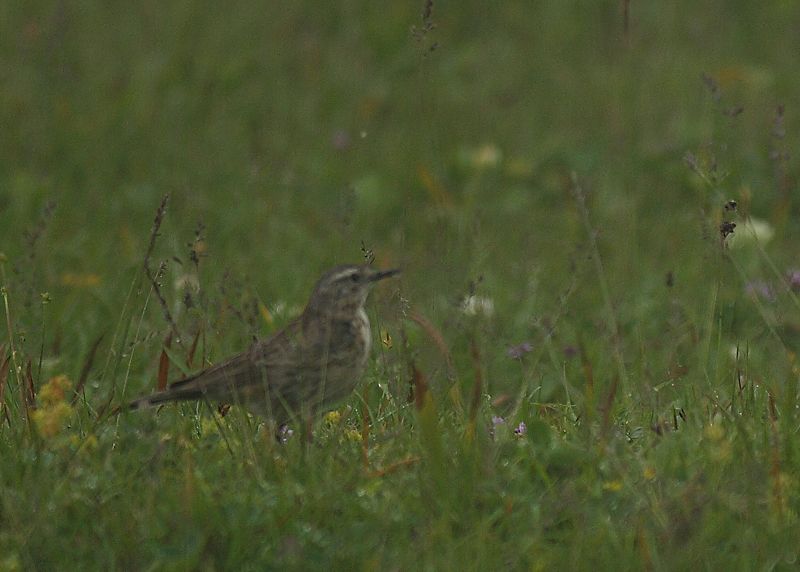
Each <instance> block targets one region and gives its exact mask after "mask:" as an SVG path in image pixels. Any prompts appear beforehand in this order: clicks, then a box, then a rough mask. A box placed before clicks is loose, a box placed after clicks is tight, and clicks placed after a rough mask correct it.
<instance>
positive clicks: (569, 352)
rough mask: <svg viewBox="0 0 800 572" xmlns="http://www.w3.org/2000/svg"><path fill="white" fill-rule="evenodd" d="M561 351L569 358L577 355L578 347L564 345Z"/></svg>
mask: <svg viewBox="0 0 800 572" xmlns="http://www.w3.org/2000/svg"><path fill="white" fill-rule="evenodd" d="M563 352H564V357H565V358H567V359H571V358H574V357H575V356H576V355H578V348H576V347H575V346H564V349H563Z"/></svg>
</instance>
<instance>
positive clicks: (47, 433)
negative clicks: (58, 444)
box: [32, 401, 72, 439]
mask: <svg viewBox="0 0 800 572" xmlns="http://www.w3.org/2000/svg"><path fill="white" fill-rule="evenodd" d="M70 415H72V407H70V406H69V404H68V403H66V402H64V401H60V402H58V403H54V404H52V405H48V406H46V407H42V408H41V409H37V410H36V411H34V412H33V413H32V419H33V423H34V425H36V430H37V431H38V432H39V435H41V436H42V437H44V438H45V439H50V438H52V437H55V436H56V435H58V434H59V433H60V432H61V429H63V428H64V422H65V421H66V420H67V419H69V417H70Z"/></svg>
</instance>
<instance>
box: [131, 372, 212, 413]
mask: <svg viewBox="0 0 800 572" xmlns="http://www.w3.org/2000/svg"><path fill="white" fill-rule="evenodd" d="M197 377H198V376H192V377H190V378H187V379H184V380H181V381H177V382H175V383H173V384H172V385H171V386H170V387H169V389H166V390H164V391H159V392H158V393H154V394H153V395H147V396H145V397H140V398H138V399H134V400H133V401H131V402H130V403H128V405H127V409H128V410H129V411H136V410H138V409H149V408H150V407H156V406H158V405H161V404H163V403H169V402H170V401H189V400H192V399H201V398H202V397H203V391H202V389H200V387H198V386H197V384H196V383H191V382H193V381H195V379H196V378H197Z"/></svg>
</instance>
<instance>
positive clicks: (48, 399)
mask: <svg viewBox="0 0 800 572" xmlns="http://www.w3.org/2000/svg"><path fill="white" fill-rule="evenodd" d="M71 387H72V382H71V381H70V380H69V378H68V377H67V376H66V375H57V376H55V377H51V378H50V380H49V381H48V382H47V383H45V384H44V386H42V388H41V389H40V390H39V402H40V403H41V404H42V405H43V406H44V407H48V406H51V405H55V404H57V403H59V402H60V401H64V399H65V393H66V392H67V391H68V390H69V389H70V388H71Z"/></svg>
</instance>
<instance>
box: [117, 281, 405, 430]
mask: <svg viewBox="0 0 800 572" xmlns="http://www.w3.org/2000/svg"><path fill="white" fill-rule="evenodd" d="M398 272H399V270H376V269H374V268H371V267H370V266H367V265H345V266H337V267H335V268H332V269H330V270H328V271H327V272H326V273H325V274H323V275H322V278H320V279H319V281H318V282H317V285H316V287H315V288H314V292H313V293H312V294H311V298H310V299H309V301H308V304H307V305H306V308H305V310H303V313H302V314H301V315H300V316H299V317H298V318H296V319H295V320H294V321H292V322H291V323H289V324H288V325H287V326H286V327H285V328H284V329H282V330H281V331H279V332H277V333H276V334H274V335H273V336H272V337H270V338H267V339H265V340H260V341H257V342H255V343H254V344H253V345H252V346H251V347H250V349H248V350H246V351H245V352H243V353H241V354H238V355H236V356H233V357H232V358H230V359H228V360H225V361H224V362H222V363H219V364H217V365H215V366H212V367H210V368H208V369H206V370H203V371H201V372H200V373H197V374H195V375H193V376H191V377H189V378H187V379H183V380H181V381H176V382H175V383H172V384H171V385H170V386H169V387H168V388H167V389H166V390H165V391H162V392H159V393H155V394H153V395H150V396H147V397H142V398H140V399H137V400H135V401H133V402H131V404H130V406H129V407H130V409H141V408H146V407H152V406H154V405H158V404H161V403H166V402H169V401H185V400H196V399H208V400H210V401H217V402H227V403H233V404H241V405H243V406H245V407H246V408H247V409H248V410H249V411H251V412H252V413H255V414H258V415H261V416H265V417H267V418H269V419H272V420H274V421H275V422H276V423H277V424H278V425H281V424H285V423H288V422H289V421H290V420H291V419H292V418H293V417H294V418H301V419H302V418H306V417H308V416H310V415H312V414H314V413H315V412H317V411H319V410H324V409H325V408H327V407H331V406H333V405H335V404H336V403H337V402H338V401H340V400H342V399H343V398H345V397H347V396H349V395H350V394H351V393H352V391H353V390H354V389H355V387H356V385H357V383H358V381H359V379H360V378H361V375H362V374H363V373H364V370H365V368H366V365H367V358H368V357H369V349H370V343H371V340H372V334H371V331H370V326H369V319H368V318H367V313H366V312H365V311H364V304H365V302H366V301H367V295H368V294H369V291H370V288H371V286H372V285H373V284H374V283H375V282H377V281H378V280H382V279H384V278H388V277H389V276H394V275H395V274H397V273H398Z"/></svg>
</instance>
